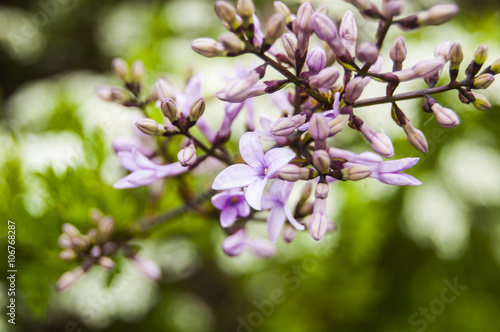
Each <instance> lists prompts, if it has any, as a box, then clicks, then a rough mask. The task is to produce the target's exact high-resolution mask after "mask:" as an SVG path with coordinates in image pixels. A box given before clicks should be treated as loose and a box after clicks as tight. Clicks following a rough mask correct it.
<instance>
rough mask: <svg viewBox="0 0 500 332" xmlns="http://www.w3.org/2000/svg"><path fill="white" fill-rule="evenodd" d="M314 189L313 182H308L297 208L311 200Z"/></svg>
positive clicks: (301, 193)
mask: <svg viewBox="0 0 500 332" xmlns="http://www.w3.org/2000/svg"><path fill="white" fill-rule="evenodd" d="M312 187H313V185H312V183H311V182H306V184H305V185H304V187H303V188H302V191H301V192H300V197H299V201H298V202H297V206H300V205H302V204H304V203H305V202H306V201H307V200H308V199H309V197H310V196H311V193H312Z"/></svg>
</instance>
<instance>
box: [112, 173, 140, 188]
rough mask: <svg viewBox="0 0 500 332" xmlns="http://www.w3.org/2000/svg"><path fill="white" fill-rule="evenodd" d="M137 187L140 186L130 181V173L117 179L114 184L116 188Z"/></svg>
mask: <svg viewBox="0 0 500 332" xmlns="http://www.w3.org/2000/svg"><path fill="white" fill-rule="evenodd" d="M137 187H139V186H138V185H135V184H133V183H130V182H128V175H127V176H125V177H123V178H121V179H120V180H118V181H116V182H115V184H114V185H113V188H115V189H131V188H137Z"/></svg>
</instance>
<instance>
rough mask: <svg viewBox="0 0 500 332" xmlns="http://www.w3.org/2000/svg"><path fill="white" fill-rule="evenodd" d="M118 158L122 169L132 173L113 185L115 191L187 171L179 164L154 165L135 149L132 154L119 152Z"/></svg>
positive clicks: (144, 184) (143, 184)
mask: <svg viewBox="0 0 500 332" xmlns="http://www.w3.org/2000/svg"><path fill="white" fill-rule="evenodd" d="M118 158H119V159H120V162H121V163H122V165H123V167H125V168H126V169H128V170H129V171H131V172H132V173H130V174H129V175H127V176H125V177H123V178H121V179H120V180H118V181H117V182H116V183H115V184H114V185H113V187H114V188H116V189H128V188H136V187H140V186H146V185H149V184H152V183H153V182H155V181H156V180H159V179H161V178H165V177H168V176H176V175H179V174H182V173H184V172H186V171H188V170H189V167H183V166H181V164H180V163H179V162H176V163H172V164H168V165H158V164H155V163H154V162H152V161H151V160H149V159H148V158H147V157H146V156H144V155H143V154H142V153H140V152H139V151H138V150H136V149H133V150H132V152H128V151H120V152H118Z"/></svg>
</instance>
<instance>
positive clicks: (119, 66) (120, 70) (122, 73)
mask: <svg viewBox="0 0 500 332" xmlns="http://www.w3.org/2000/svg"><path fill="white" fill-rule="evenodd" d="M111 68H112V69H113V73H114V74H115V76H116V77H118V78H119V79H121V80H122V81H124V82H126V81H127V80H128V75H129V68H128V63H127V62H126V61H125V60H123V59H122V58H115V59H113V61H112V62H111Z"/></svg>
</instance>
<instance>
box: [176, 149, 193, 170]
mask: <svg viewBox="0 0 500 332" xmlns="http://www.w3.org/2000/svg"><path fill="white" fill-rule="evenodd" d="M177 159H178V160H179V162H180V163H181V165H182V166H184V167H188V166H191V165H193V164H194V163H195V162H196V159H197V156H196V147H195V146H194V144H189V145H188V146H186V147H185V148H184V149H182V150H181V151H179V153H177Z"/></svg>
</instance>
